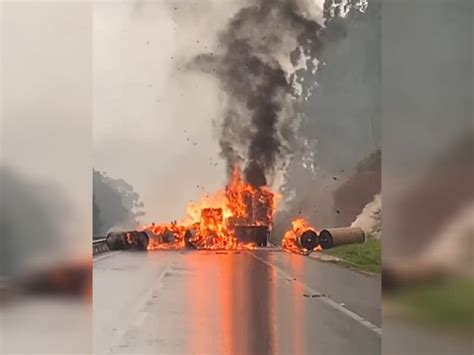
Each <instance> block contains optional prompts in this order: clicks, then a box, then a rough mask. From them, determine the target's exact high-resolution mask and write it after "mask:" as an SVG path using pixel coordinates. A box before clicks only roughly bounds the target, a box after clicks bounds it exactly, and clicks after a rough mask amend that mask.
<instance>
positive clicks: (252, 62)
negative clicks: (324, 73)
mask: <svg viewBox="0 0 474 355" xmlns="http://www.w3.org/2000/svg"><path fill="white" fill-rule="evenodd" d="M299 2H300V1H296V0H257V1H255V4H254V5H253V6H248V7H245V8H242V9H241V10H240V11H238V13H237V14H236V15H235V16H233V18H231V19H230V21H229V23H228V25H227V26H226V28H225V29H224V30H223V31H222V32H221V33H220V34H219V36H218V44H217V48H216V49H215V52H211V53H205V54H201V55H198V56H197V57H196V58H194V61H193V63H192V67H193V68H194V69H198V70H200V71H203V72H206V73H210V74H213V75H215V76H216V77H217V78H218V80H219V83H220V85H221V87H222V89H223V91H224V92H225V93H226V98H225V100H226V101H225V107H226V109H225V112H224V116H223V118H222V120H220V121H219V122H218V124H219V126H220V128H221V133H220V147H221V155H222V156H223V157H224V159H225V160H226V162H227V168H228V170H229V171H231V170H232V169H233V168H234V167H235V166H236V164H239V165H241V166H243V168H244V175H245V178H246V180H247V182H248V183H250V184H252V185H253V186H256V187H258V186H262V185H267V179H269V178H272V177H273V174H274V172H275V170H276V168H277V167H279V166H280V165H281V164H284V163H285V158H287V157H288V155H289V154H290V153H291V150H292V148H291V146H292V140H294V136H293V131H294V129H292V125H293V122H294V121H295V119H296V118H297V115H296V110H295V104H296V101H297V100H296V99H297V96H298V95H297V94H296V93H295V90H294V85H293V84H294V83H293V81H294V79H295V72H294V70H293V71H292V69H294V67H293V65H294V64H295V62H296V60H297V59H298V57H299V56H300V55H301V54H303V53H304V54H305V56H306V58H311V60H312V58H314V57H317V54H318V52H319V51H320V49H321V46H322V40H321V37H320V36H321V29H322V27H321V25H320V24H318V23H317V22H316V21H315V20H313V19H308V18H306V17H305V16H303V14H302V13H303V12H304V9H303V8H302V7H301V6H300V4H299ZM311 60H310V59H307V64H309V65H313V66H314V64H311V63H313V62H312V61H311Z"/></svg>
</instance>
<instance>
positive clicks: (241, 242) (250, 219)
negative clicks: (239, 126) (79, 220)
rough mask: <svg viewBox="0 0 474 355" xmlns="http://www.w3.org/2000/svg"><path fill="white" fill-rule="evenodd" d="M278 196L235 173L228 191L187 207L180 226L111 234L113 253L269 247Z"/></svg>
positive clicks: (155, 225)
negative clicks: (114, 251) (185, 248)
mask: <svg viewBox="0 0 474 355" xmlns="http://www.w3.org/2000/svg"><path fill="white" fill-rule="evenodd" d="M276 200H277V195H276V194H275V193H274V192H272V191H271V190H270V189H269V188H268V187H266V186H262V187H254V186H252V185H250V184H248V183H246V182H245V181H243V179H242V176H241V173H240V170H239V169H238V168H236V169H234V171H233V173H232V177H231V180H230V182H229V184H228V185H227V186H226V188H225V189H223V190H221V191H218V192H217V193H215V194H214V195H213V196H207V197H206V198H203V200H202V201H200V202H198V203H191V204H189V205H188V206H187V211H186V217H185V218H184V219H183V220H182V221H180V222H178V221H173V222H171V223H164V224H155V223H152V224H151V225H148V226H145V227H142V228H140V229H138V230H135V231H127V232H111V233H109V234H108V236H107V245H108V247H109V249H111V250H119V249H129V248H137V249H139V250H156V249H181V248H184V247H189V248H195V249H225V250H237V249H253V248H255V247H257V246H267V245H268V243H269V239H270V234H271V230H272V224H273V217H274V214H275V211H276Z"/></svg>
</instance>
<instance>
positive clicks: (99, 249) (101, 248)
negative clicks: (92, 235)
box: [92, 238, 110, 255]
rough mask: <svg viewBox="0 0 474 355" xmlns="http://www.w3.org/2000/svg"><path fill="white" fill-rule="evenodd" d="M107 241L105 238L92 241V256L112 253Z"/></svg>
mask: <svg viewBox="0 0 474 355" xmlns="http://www.w3.org/2000/svg"><path fill="white" fill-rule="evenodd" d="M105 240H106V239H105V238H99V239H93V240H92V255H97V254H102V253H106V252H108V251H110V250H109V247H108V246H107V244H106V243H105Z"/></svg>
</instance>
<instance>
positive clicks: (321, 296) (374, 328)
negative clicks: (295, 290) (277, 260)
mask: <svg viewBox="0 0 474 355" xmlns="http://www.w3.org/2000/svg"><path fill="white" fill-rule="evenodd" d="M249 254H250V255H252V256H253V257H254V258H255V259H257V260H258V261H260V262H262V263H264V264H265V265H267V266H269V267H271V268H274V269H275V270H276V271H277V272H278V273H279V274H280V275H281V276H283V277H285V278H286V279H287V280H294V277H293V276H291V275H290V274H288V273H287V272H286V271H284V270H283V269H281V268H279V267H278V266H276V265H273V264H271V263H269V262H268V261H266V260H264V259H262V258H260V257H259V256H257V255H255V254H254V253H252V252H249ZM295 282H298V283H299V284H301V285H302V286H303V289H305V290H306V291H308V292H310V293H313V294H317V295H318V296H319V297H318V300H320V301H321V302H323V303H325V304H327V305H328V306H330V307H332V308H334V309H336V310H338V311H339V312H341V313H344V314H345V315H346V316H348V317H349V318H351V319H353V320H355V321H356V322H358V323H359V324H361V325H363V326H364V327H366V328H367V329H369V330H371V331H373V332H374V333H376V334H377V335H382V329H381V328H379V327H377V326H376V325H375V324H373V323H372V322H369V321H368V320H366V319H364V318H362V317H361V316H360V315H358V314H357V313H354V312H353V311H351V310H349V309H347V308H345V307H344V306H342V305H341V304H339V303H337V302H335V301H333V300H332V299H330V298H329V297H327V296H325V295H324V294H322V293H321V292H319V291H316V290H315V289H313V288H312V287H311V286H309V285H308V284H306V283H304V282H302V281H299V280H296V281H295Z"/></svg>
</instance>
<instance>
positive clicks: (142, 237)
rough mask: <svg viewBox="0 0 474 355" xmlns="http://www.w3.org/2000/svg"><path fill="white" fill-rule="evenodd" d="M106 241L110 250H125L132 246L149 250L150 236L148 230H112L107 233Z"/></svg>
mask: <svg viewBox="0 0 474 355" xmlns="http://www.w3.org/2000/svg"><path fill="white" fill-rule="evenodd" d="M105 243H106V244H107V247H108V248H109V249H110V250H125V249H131V248H136V249H138V250H147V249H148V243H149V237H148V234H147V233H146V232H138V231H129V232H119V233H118V232H110V233H109V234H107V237H106V239H105Z"/></svg>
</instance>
